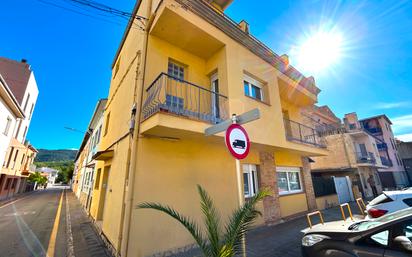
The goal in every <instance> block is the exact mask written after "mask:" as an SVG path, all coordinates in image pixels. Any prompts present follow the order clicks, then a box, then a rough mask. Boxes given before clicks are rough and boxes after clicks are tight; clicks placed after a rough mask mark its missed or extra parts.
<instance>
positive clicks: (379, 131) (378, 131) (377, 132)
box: [364, 127, 382, 135]
mask: <svg viewBox="0 0 412 257" xmlns="http://www.w3.org/2000/svg"><path fill="white" fill-rule="evenodd" d="M364 129H366V130H367V131H369V133H371V134H373V135H380V134H382V129H381V128H378V127H376V128H369V127H365V128H364Z"/></svg>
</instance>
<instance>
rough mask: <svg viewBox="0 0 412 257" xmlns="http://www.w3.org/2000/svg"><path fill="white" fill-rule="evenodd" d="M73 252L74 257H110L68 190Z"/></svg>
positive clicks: (89, 221)
mask: <svg viewBox="0 0 412 257" xmlns="http://www.w3.org/2000/svg"><path fill="white" fill-rule="evenodd" d="M66 196H67V199H68V202H69V210H70V221H71V232H72V234H73V250H74V256H76V257H111V256H112V255H111V254H110V253H109V252H108V251H107V249H106V246H105V245H104V243H103V241H102V240H101V238H100V236H99V235H98V234H97V232H96V230H95V229H94V227H93V224H92V222H91V220H90V219H89V218H88V217H87V214H86V212H85V211H84V209H83V207H82V206H81V204H80V202H79V201H78V199H77V198H76V196H75V195H74V193H73V192H72V191H71V190H70V189H68V190H67V191H66Z"/></svg>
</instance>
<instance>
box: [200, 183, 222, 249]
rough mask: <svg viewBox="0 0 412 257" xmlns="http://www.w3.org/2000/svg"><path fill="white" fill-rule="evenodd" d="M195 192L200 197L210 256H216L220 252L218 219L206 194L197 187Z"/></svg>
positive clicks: (211, 201)
mask: <svg viewBox="0 0 412 257" xmlns="http://www.w3.org/2000/svg"><path fill="white" fill-rule="evenodd" d="M197 190H198V192H199V195H200V199H201V200H200V206H201V209H202V212H203V216H204V221H205V226H206V233H207V237H208V239H209V246H210V253H209V254H210V256H218V255H219V252H220V238H219V233H220V231H219V230H220V228H219V226H220V217H219V214H218V212H217V210H216V208H215V206H214V203H213V200H212V199H211V198H210V196H209V195H208V193H207V192H206V191H205V190H204V189H203V188H202V187H201V186H199V185H197Z"/></svg>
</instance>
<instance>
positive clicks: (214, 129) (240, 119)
mask: <svg viewBox="0 0 412 257" xmlns="http://www.w3.org/2000/svg"><path fill="white" fill-rule="evenodd" d="M259 118H260V112H259V109H257V108H256V109H253V110H251V111H248V112H245V113H243V114H241V115H237V116H236V123H237V124H245V123H248V122H251V121H254V120H257V119H259ZM232 123H233V120H232V119H228V120H225V121H223V122H221V123H219V124H216V125H214V126H211V127H208V128H207V129H206V130H205V135H206V136H211V135H214V134H217V133H219V132H223V131H225V130H227V128H228V127H229V126H230V125H231V124H232Z"/></svg>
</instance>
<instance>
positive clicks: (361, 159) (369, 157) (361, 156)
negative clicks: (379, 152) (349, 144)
mask: <svg viewBox="0 0 412 257" xmlns="http://www.w3.org/2000/svg"><path fill="white" fill-rule="evenodd" d="M356 158H357V162H358V163H370V164H376V158H375V155H374V154H373V153H371V152H367V153H362V152H356Z"/></svg>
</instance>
